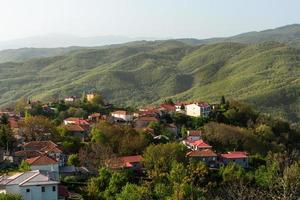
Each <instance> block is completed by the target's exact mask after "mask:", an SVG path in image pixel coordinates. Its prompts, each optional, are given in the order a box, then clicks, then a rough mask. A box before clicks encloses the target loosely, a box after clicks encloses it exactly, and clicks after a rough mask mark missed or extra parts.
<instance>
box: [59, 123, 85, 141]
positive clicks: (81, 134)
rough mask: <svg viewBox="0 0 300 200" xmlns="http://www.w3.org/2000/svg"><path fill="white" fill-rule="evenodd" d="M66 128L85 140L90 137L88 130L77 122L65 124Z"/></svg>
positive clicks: (73, 134) (81, 139)
mask: <svg viewBox="0 0 300 200" xmlns="http://www.w3.org/2000/svg"><path fill="white" fill-rule="evenodd" d="M64 127H65V128H66V130H67V131H68V132H69V133H70V134H71V135H72V136H73V137H77V138H79V139H80V141H82V142H84V141H86V139H87V138H88V134H87V130H86V129H84V128H83V127H82V126H80V125H77V124H68V125H65V126H64Z"/></svg>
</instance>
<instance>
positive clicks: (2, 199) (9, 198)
mask: <svg viewBox="0 0 300 200" xmlns="http://www.w3.org/2000/svg"><path fill="white" fill-rule="evenodd" d="M0 200H23V198H22V196H21V195H18V194H3V193H1V194H0Z"/></svg>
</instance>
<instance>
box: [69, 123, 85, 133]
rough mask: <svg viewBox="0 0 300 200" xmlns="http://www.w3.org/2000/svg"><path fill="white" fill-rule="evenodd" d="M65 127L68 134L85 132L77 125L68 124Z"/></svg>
mask: <svg viewBox="0 0 300 200" xmlns="http://www.w3.org/2000/svg"><path fill="white" fill-rule="evenodd" d="M65 127H66V129H67V130H68V131H70V132H83V131H85V129H84V128H82V127H81V126H79V125H77V124H68V125H66V126H65Z"/></svg>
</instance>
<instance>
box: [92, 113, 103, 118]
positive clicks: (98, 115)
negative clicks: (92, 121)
mask: <svg viewBox="0 0 300 200" xmlns="http://www.w3.org/2000/svg"><path fill="white" fill-rule="evenodd" d="M89 117H91V118H98V117H101V114H100V113H93V114H91V115H89Z"/></svg>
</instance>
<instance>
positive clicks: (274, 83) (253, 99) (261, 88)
mask: <svg viewBox="0 0 300 200" xmlns="http://www.w3.org/2000/svg"><path fill="white" fill-rule="evenodd" d="M299 66H300V50H298V49H294V48H291V47H289V46H287V45H285V44H280V43H276V42H268V43H263V44H255V45H246V44H238V43H220V44H211V45H201V46H190V45H186V44H184V43H181V42H178V41H161V42H136V43H129V44H127V45H121V46H116V47H112V48H105V49H81V50H78V51H74V52H70V53H67V54H64V55H62V56H57V57H47V58H38V59H31V60H28V61H25V62H19V63H13V62H9V63H2V64H0V104H1V105H8V104H10V103H11V102H12V101H15V100H17V99H18V98H20V97H22V96H28V97H32V98H37V99H44V100H46V99H47V100H49V99H51V98H62V97H64V96H66V95H80V94H81V93H82V92H83V91H89V90H94V89H96V90H99V91H101V92H102V93H103V94H104V96H105V97H106V98H107V99H108V100H109V101H110V102H113V103H118V104H126V105H140V104H146V103H153V102H158V101H160V100H162V99H165V98H169V97H172V98H174V99H178V100H184V99H199V100H205V101H218V100H219V98H220V96H221V95H225V96H226V97H228V98H234V99H240V100H244V101H246V102H249V103H253V104H255V105H256V106H257V107H259V108H261V109H262V110H263V111H267V112H270V113H273V114H275V115H276V116H282V117H284V118H287V119H290V120H293V121H297V120H299V119H300V99H299V97H300V94H299V93H300V78H299V75H300V68H299Z"/></svg>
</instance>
